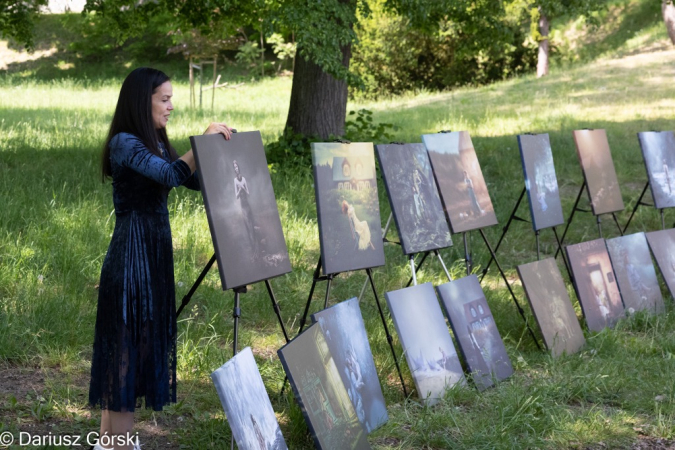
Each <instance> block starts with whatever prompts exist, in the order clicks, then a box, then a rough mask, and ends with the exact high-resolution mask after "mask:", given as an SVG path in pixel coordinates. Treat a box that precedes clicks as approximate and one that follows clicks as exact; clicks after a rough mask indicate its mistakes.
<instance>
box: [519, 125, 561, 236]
mask: <svg viewBox="0 0 675 450" xmlns="http://www.w3.org/2000/svg"><path fill="white" fill-rule="evenodd" d="M518 146H519V147H520V158H521V160H522V162H523V172H524V173H525V189H526V190H527V199H528V200H529V202H530V213H531V215H532V226H533V227H534V230H535V231H537V230H543V229H544V228H550V227H554V226H556V225H560V224H562V223H565V219H564V218H563V211H562V205H561V204H560V194H559V193H558V179H557V178H556V176H555V167H554V166H553V153H552V152H551V143H550V141H549V138H548V134H533V135H529V134H521V135H519V136H518Z"/></svg>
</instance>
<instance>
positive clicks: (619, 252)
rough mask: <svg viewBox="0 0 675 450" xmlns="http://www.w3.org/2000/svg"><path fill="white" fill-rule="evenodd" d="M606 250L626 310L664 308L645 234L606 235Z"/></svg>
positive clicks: (660, 309) (651, 310)
mask: <svg viewBox="0 0 675 450" xmlns="http://www.w3.org/2000/svg"><path fill="white" fill-rule="evenodd" d="M607 250H608V251H609V258H610V259H611V260H612V266H613V267H614V273H615V274H616V281H617V283H618V284H619V291H621V298H622V299H623V304H624V306H625V308H626V310H627V311H628V312H629V313H633V312H635V311H643V310H644V311H650V312H652V313H662V312H664V311H665V305H664V304H663V296H661V288H660V287H659V281H658V280H657V278H656V270H655V269H654V263H653V262H652V255H651V254H650V253H649V244H647V237H646V236H645V234H644V233H635V234H630V235H626V236H621V237H617V238H614V239H607Z"/></svg>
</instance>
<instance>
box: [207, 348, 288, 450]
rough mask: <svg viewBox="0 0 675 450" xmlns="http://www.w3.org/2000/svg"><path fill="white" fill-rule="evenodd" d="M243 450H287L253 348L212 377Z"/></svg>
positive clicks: (235, 437) (236, 438)
mask: <svg viewBox="0 0 675 450" xmlns="http://www.w3.org/2000/svg"><path fill="white" fill-rule="evenodd" d="M211 379H212V380H213V384H214V385H215V386H216V391H218V397H220V402H221V403H222V405H223V409H224V410H225V415H226V416H227V422H228V423H229V424H230V428H231V429H232V435H233V436H234V441H235V442H236V443H237V447H238V448H239V449H240V450H259V449H265V450H287V449H288V447H286V441H284V437H283V436H282V435H281V429H280V428H279V422H277V418H276V416H275V415H274V410H273V409H272V404H271V403H270V398H269V397H268V396H267V391H266V390H265V385H264V384H263V380H262V378H261V377H260V372H259V371H258V366H257V365H256V363H255V359H254V358H253V352H251V348H250V347H246V348H245V349H243V350H242V351H241V352H239V353H237V354H236V355H235V356H234V358H232V359H230V360H229V361H228V362H226V363H225V364H223V365H222V366H221V367H220V368H219V369H217V370H216V371H215V372H213V373H212V374H211Z"/></svg>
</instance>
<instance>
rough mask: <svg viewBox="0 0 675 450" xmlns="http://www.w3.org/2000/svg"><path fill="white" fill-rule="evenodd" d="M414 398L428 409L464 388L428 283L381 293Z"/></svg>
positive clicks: (443, 321)
mask: <svg viewBox="0 0 675 450" xmlns="http://www.w3.org/2000/svg"><path fill="white" fill-rule="evenodd" d="M384 296H385V298H386V299H387V305H389V311H391V316H392V319H393V320H394V325H395V326H396V331H397V332H398V336H399V339H400V341H401V346H402V347H403V352H404V353H405V357H406V360H407V361H408V367H409V368H410V373H411V374H412V377H413V380H415V386H416V387H417V395H418V396H419V398H420V399H421V400H422V401H423V402H424V403H425V404H426V405H428V406H431V405H433V404H435V403H437V402H438V401H439V400H440V399H441V398H443V395H444V394H445V392H446V390H447V389H450V388H452V387H453V386H455V385H456V384H459V385H462V386H463V385H465V384H466V379H465V378H464V372H463V370H462V365H461V363H460V362H459V357H458V356H457V351H456V350H455V345H454V344H453V343H452V337H450V332H449V331H448V326H447V325H446V324H445V318H444V317H443V311H441V307H440V305H439V304H438V299H437V298H436V292H434V287H433V285H432V284H431V283H424V284H419V285H417V286H411V287H409V288H404V289H399V290H397V291H391V292H385V293H384Z"/></svg>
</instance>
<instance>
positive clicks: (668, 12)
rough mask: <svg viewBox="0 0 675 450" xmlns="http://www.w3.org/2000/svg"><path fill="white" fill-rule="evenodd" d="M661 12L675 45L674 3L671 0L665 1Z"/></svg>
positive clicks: (671, 40)
mask: <svg viewBox="0 0 675 450" xmlns="http://www.w3.org/2000/svg"><path fill="white" fill-rule="evenodd" d="M661 12H662V13H663V21H664V22H665V24H666V30H668V36H669V37H670V42H672V43H673V44H675V6H673V2H672V1H671V0H663V2H662V3H661Z"/></svg>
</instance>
